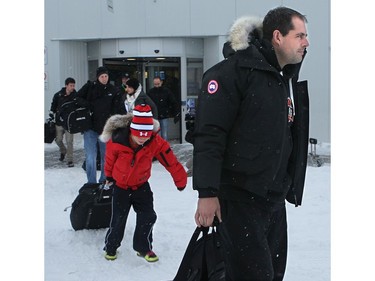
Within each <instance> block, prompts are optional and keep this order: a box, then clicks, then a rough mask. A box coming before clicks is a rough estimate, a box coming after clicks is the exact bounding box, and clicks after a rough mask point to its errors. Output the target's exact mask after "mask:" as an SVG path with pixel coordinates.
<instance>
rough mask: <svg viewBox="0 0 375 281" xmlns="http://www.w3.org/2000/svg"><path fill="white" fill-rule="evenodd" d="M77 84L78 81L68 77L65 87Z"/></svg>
mask: <svg viewBox="0 0 375 281" xmlns="http://www.w3.org/2000/svg"><path fill="white" fill-rule="evenodd" d="M70 83H72V84H75V83H76V80H74V79H73V78H72V77H68V78H66V79H65V85H68V84H70Z"/></svg>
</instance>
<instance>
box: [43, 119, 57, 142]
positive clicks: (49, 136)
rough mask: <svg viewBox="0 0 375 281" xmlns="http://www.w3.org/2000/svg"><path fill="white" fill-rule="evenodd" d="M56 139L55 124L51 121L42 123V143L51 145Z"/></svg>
mask: <svg viewBox="0 0 375 281" xmlns="http://www.w3.org/2000/svg"><path fill="white" fill-rule="evenodd" d="M55 138H56V126H55V122H53V121H52V120H51V119H47V120H46V122H45V123H44V143H52V142H53V141H54V139H55Z"/></svg>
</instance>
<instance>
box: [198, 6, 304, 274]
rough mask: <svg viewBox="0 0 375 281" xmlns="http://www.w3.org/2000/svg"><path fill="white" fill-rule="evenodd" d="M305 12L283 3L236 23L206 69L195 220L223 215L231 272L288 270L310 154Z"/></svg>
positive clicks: (207, 220)
mask: <svg viewBox="0 0 375 281" xmlns="http://www.w3.org/2000/svg"><path fill="white" fill-rule="evenodd" d="M306 23H307V20H306V17H305V16H304V15H302V14H300V13H299V12H297V11H295V10H293V9H290V8H287V7H278V8H275V9H272V10H270V11H269V12H268V13H267V15H266V16H265V17H264V19H263V20H261V19H256V18H251V17H244V18H240V19H238V20H237V21H236V22H235V23H234V24H233V26H232V27H231V30H230V34H229V40H228V42H227V43H226V44H224V49H223V53H224V56H225V60H223V61H221V62H220V63H218V64H216V65H215V66H213V67H212V68H211V69H209V70H207V71H206V73H205V74H204V76H203V81H202V90H201V93H200V94H199V97H198V103H197V104H198V107H197V114H196V118H195V128H194V132H193V143H194V154H193V165H194V171H193V188H194V189H195V190H197V191H198V197H199V199H198V205H197V210H196V214H195V222H196V224H197V225H198V226H199V227H201V226H204V227H206V226H210V225H212V223H213V221H214V217H217V219H218V220H219V222H221V223H219V227H220V228H221V232H222V233H223V245H224V249H225V255H224V256H225V258H226V260H225V264H226V280H233V281H239V280H263V281H265V280H282V279H283V277H284V272H285V268H286V258H287V220H286V208H285V200H287V201H288V202H290V203H293V204H294V205H295V206H299V205H301V202H302V193H303V187H304V180H305V172H306V164H307V154H308V125H309V124H308V123H309V112H308V107H309V104H308V94H307V82H306V81H302V82H298V74H299V70H300V67H301V63H302V61H303V58H304V56H305V54H306V48H307V47H308V46H309V42H308V40H307V31H306Z"/></svg>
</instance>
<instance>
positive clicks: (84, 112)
mask: <svg viewBox="0 0 375 281" xmlns="http://www.w3.org/2000/svg"><path fill="white" fill-rule="evenodd" d="M60 121H61V122H62V126H63V128H64V129H65V130H67V131H68V132H69V133H71V134H76V133H81V132H84V131H87V130H88V129H90V128H91V125H92V124H91V111H90V109H88V108H85V107H80V106H79V105H77V104H76V102H75V101H69V102H66V103H64V104H63V105H61V108H60Z"/></svg>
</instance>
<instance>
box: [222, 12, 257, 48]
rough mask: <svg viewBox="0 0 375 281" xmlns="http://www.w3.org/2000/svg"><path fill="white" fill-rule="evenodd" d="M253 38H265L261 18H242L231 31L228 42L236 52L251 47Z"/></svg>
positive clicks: (234, 24)
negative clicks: (250, 42) (250, 43)
mask: <svg viewBox="0 0 375 281" xmlns="http://www.w3.org/2000/svg"><path fill="white" fill-rule="evenodd" d="M252 37H257V38H262V37H263V19H262V18H259V17H249V16H247V17H241V18H239V19H237V20H236V21H235V22H234V23H233V25H232V27H231V28H230V30H229V36H228V42H229V43H230V46H231V47H232V49H233V50H234V51H238V50H245V49H246V48H247V47H249V41H250V40H251V38H252Z"/></svg>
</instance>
